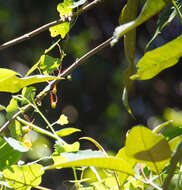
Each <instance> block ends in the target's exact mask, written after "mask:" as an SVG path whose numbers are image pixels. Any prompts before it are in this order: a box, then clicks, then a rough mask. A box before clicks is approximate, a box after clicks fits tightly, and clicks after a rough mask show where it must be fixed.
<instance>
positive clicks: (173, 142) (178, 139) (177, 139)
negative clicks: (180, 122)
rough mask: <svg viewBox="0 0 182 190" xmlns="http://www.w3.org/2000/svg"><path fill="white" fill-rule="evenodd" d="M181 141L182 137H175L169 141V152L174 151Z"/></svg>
mask: <svg viewBox="0 0 182 190" xmlns="http://www.w3.org/2000/svg"><path fill="white" fill-rule="evenodd" d="M181 140H182V136H181V135H180V136H177V137H175V138H172V139H171V140H170V141H169V146H170V149H171V151H172V152H173V151H175V150H176V149H177V147H178V145H179V143H180V142H181Z"/></svg>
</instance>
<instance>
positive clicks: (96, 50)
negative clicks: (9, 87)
mask: <svg viewBox="0 0 182 190" xmlns="http://www.w3.org/2000/svg"><path fill="white" fill-rule="evenodd" d="M111 41H112V37H111V38H109V39H108V40H106V41H105V42H103V43H102V44H100V45H98V46H97V47H95V48H94V49H92V50H90V51H89V52H87V53H86V54H85V55H83V56H82V57H81V58H79V59H77V60H76V61H75V62H74V63H73V64H72V65H70V66H69V67H68V68H67V69H66V70H64V71H63V72H62V73H61V74H60V75H59V77H66V76H67V75H69V74H70V73H71V72H72V71H73V70H74V69H76V68H77V67H78V66H80V65H81V64H82V63H83V62H84V61H85V60H86V59H88V58H89V57H91V56H92V55H94V54H96V53H98V52H99V51H101V50H102V49H104V48H105V47H107V46H109V45H110V42H111ZM59 81H60V80H57V79H56V80H53V81H51V82H50V83H49V84H48V85H47V86H46V87H45V88H44V89H43V90H42V91H41V92H40V93H39V94H38V95H37V97H36V100H35V101H36V102H40V101H41V100H42V99H43V98H44V97H45V96H46V95H47V93H48V92H49V91H50V90H51V89H52V88H53V86H54V84H57V83H58V82H59ZM31 107H32V106H31V105H27V106H26V107H25V108H24V109H23V111H22V110H20V111H19V112H17V113H16V114H15V115H13V117H12V118H11V119H10V120H8V121H7V122H6V123H5V124H4V125H3V126H2V127H1V128H0V133H2V132H3V131H4V130H5V129H6V128H8V126H9V125H10V124H11V123H12V122H13V121H14V120H15V119H16V118H17V117H18V116H20V115H21V114H22V113H23V112H26V111H28V110H29V109H30V108H31Z"/></svg>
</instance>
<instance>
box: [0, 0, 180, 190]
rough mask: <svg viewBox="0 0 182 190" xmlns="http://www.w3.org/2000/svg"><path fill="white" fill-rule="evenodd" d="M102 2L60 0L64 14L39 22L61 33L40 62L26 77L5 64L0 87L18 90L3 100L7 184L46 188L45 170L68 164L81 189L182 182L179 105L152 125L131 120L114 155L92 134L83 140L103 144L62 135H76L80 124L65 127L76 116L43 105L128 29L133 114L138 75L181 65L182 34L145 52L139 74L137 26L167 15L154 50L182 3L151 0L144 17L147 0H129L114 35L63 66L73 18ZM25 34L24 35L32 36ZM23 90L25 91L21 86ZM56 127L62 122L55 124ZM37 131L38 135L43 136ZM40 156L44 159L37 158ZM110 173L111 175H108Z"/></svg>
mask: <svg viewBox="0 0 182 190" xmlns="http://www.w3.org/2000/svg"><path fill="white" fill-rule="evenodd" d="M98 2H99V0H95V1H93V2H91V3H90V4H86V1H85V0H80V1H73V0H64V2H62V3H59V4H58V5H57V10H58V12H59V16H60V19H59V20H58V21H56V22H53V23H50V24H48V25H46V26H44V27H43V29H42V28H40V31H43V30H45V28H46V27H47V28H46V29H49V30H50V36H51V37H58V38H59V39H58V40H57V41H56V42H55V43H54V44H53V45H51V46H50V47H49V48H48V49H46V50H45V51H44V54H43V55H41V56H40V59H39V61H38V62H37V63H35V64H34V65H33V67H32V68H31V69H29V71H28V72H27V74H26V75H25V76H24V77H22V76H21V75H20V74H19V73H17V72H15V71H13V70H9V69H5V68H0V91H1V92H3V93H5V92H9V93H11V94H12V99H11V100H10V102H9V105H8V106H4V105H0V110H3V111H4V112H5V113H6V118H7V123H5V124H4V125H3V126H2V128H1V129H0V132H1V135H0V171H1V183H0V186H1V189H9V188H13V189H22V190H28V189H31V188H36V189H46V188H44V187H42V186H40V184H41V180H42V175H43V174H44V173H45V172H46V171H47V170H50V169H57V170H58V169H59V170H61V169H62V168H68V167H70V168H72V169H73V172H74V178H75V179H74V181H71V182H73V183H74V186H75V188H76V189H79V190H81V189H89V190H92V189H93V190H95V189H103V190H107V189H114V190H121V189H124V190H128V189H129V190H132V189H138V190H140V189H141V190H142V189H148V188H150V189H158V190H162V189H164V190H167V189H171V188H172V185H171V184H172V182H173V183H174V184H175V189H181V188H182V185H181V183H180V180H181V179H180V177H181V156H182V147H181V134H182V132H181V130H178V131H175V130H174V129H175V127H174V126H173V125H174V124H175V125H176V126H177V127H179V128H181V126H182V125H181V124H182V122H181V119H180V117H181V113H180V111H175V110H172V109H170V108H168V109H167V110H166V111H165V114H164V117H166V120H168V121H166V122H164V123H162V124H160V125H157V126H155V127H154V128H153V130H151V129H149V128H148V127H146V126H143V125H139V126H134V127H132V128H131V130H130V131H129V132H128V133H127V135H126V140H125V145H124V146H123V147H121V148H120V149H119V150H118V152H117V154H115V155H112V156H110V155H108V154H107V152H106V151H105V150H104V148H103V147H102V146H101V145H100V144H99V143H98V142H97V141H96V140H94V139H92V138H91V137H82V138H80V139H79V140H88V141H90V142H92V143H93V144H94V145H95V146H96V147H97V148H98V150H90V149H86V150H81V149H80V142H78V141H76V142H74V143H72V144H69V143H67V142H66V141H65V140H63V137H65V136H68V138H69V135H71V134H73V133H76V132H80V131H81V130H80V129H77V128H74V127H65V125H68V124H70V121H69V118H68V117H67V116H66V115H65V114H63V113H62V114H61V115H60V117H59V118H58V119H57V120H56V121H55V122H50V121H48V119H47V117H46V116H45V115H44V114H43V111H41V101H42V100H43V98H44V97H45V96H47V95H49V96H50V103H51V107H52V108H55V107H56V104H57V101H58V96H57V89H56V85H57V83H58V82H59V81H60V80H61V79H64V80H70V79H71V76H70V75H69V74H71V72H72V71H73V70H74V69H76V68H77V67H78V66H79V65H80V64H81V63H82V62H83V61H84V60H86V59H87V58H88V57H90V56H92V55H94V54H95V53H97V52H98V51H99V50H101V49H102V48H104V47H106V46H108V45H111V46H114V45H115V44H116V43H117V42H119V39H120V38H121V37H123V36H124V48H125V55H126V59H127V61H128V67H127V69H126V70H125V71H124V74H123V79H124V90H123V96H122V97H123V98H122V100H123V103H124V105H125V107H126V108H127V110H128V112H129V113H130V114H131V115H132V116H133V117H134V114H133V113H132V110H131V108H130V106H129V102H128V93H130V90H131V88H132V86H133V81H132V80H136V79H137V80H147V79H151V78H153V77H154V76H156V75H157V74H158V73H160V72H161V71H163V70H164V69H166V68H169V67H171V66H173V65H175V64H177V62H178V61H179V59H180V57H181V56H182V49H181V42H182V36H181V35H180V36H179V37H177V38H176V39H174V40H171V41H170V42H168V43H166V44H165V45H163V46H161V47H158V48H156V49H154V50H151V51H148V52H146V53H145V54H144V56H143V57H142V58H141V59H140V60H139V61H138V63H137V65H136V69H137V71H136V73H135V64H134V60H135V50H136V28H137V27H138V26H139V25H141V24H142V23H144V22H146V21H148V20H149V19H150V18H151V17H152V16H154V15H156V14H160V16H159V20H158V24H157V29H156V32H155V34H154V36H153V38H152V39H151V41H150V42H149V43H148V44H147V46H146V49H147V48H148V46H149V45H150V44H151V43H152V41H153V40H154V38H156V37H157V35H158V34H159V32H161V31H162V29H163V28H164V27H166V26H167V24H168V23H169V22H170V21H171V20H172V19H174V18H175V17H176V16H179V18H180V19H181V18H182V17H181V12H180V7H181V2H180V1H174V0H172V1H168V0H146V1H144V5H143V8H142V9H141V12H140V13H139V16H137V13H138V8H139V5H140V3H141V2H143V1H139V0H128V1H127V4H126V5H125V6H124V8H123V10H122V11H121V14H120V17H119V26H117V27H116V28H115V30H114V32H113V36H112V37H111V38H110V39H108V40H106V42H104V43H102V44H100V45H99V46H97V47H96V48H95V49H93V50H91V51H89V52H88V53H87V54H85V55H83V56H82V57H81V58H80V59H77V60H76V61H75V62H74V63H73V64H72V65H71V66H70V67H68V68H67V69H66V70H62V62H63V58H64V57H65V56H66V54H65V53H64V51H63V50H62V47H61V45H60V41H61V39H62V40H64V39H65V38H67V36H68V32H69V31H70V28H71V27H70V26H71V25H72V24H73V22H72V19H73V17H78V16H79V15H80V14H81V13H82V12H84V11H85V10H87V9H88V8H91V7H92V6H93V5H94V4H96V3H98ZM103 3H104V2H103ZM80 6H81V7H80ZM171 9H172V10H171ZM181 22H182V20H181ZM36 32H37V31H34V33H33V34H34V35H35V34H36ZM22 38H23V39H25V38H26V35H25V37H22ZM22 38H20V41H21V40H22ZM15 41H16V43H19V42H20V41H19V39H17V40H15ZM11 45H14V41H13V42H10V46H11ZM4 46H5V45H4ZM4 46H3V45H2V46H0V48H1V47H2V49H3V48H4ZM56 48H58V51H59V58H54V57H52V56H50V55H48V53H50V52H51V51H53V50H55V49H56ZM34 72H38V74H36V75H34V74H33V73H34ZM131 79H132V80H131ZM42 82H44V83H45V82H47V86H45V88H44V89H43V90H42V91H40V92H39V94H37V95H36V88H35V87H34V86H32V85H36V84H37V83H42ZM20 90H22V91H21V92H20ZM15 93H16V94H15ZM116 109H117V108H116ZM32 110H33V111H32ZM32 113H33V114H37V115H39V117H40V120H41V122H39V125H37V124H35V123H34V122H35V121H34V119H32ZM176 118H177V119H176ZM172 120H174V122H173V121H172ZM57 126H59V127H61V129H59V130H56V128H57ZM169 129H172V130H171V131H170V130H169ZM32 134H33V135H32ZM36 135H39V137H37V138H36ZM41 135H45V136H48V137H50V138H53V140H54V150H53V152H52V153H51V152H50V151H49V147H44V142H45V139H44V137H43V136H41ZM33 138H34V140H33ZM111 138H113V137H111ZM38 139H39V140H40V139H42V143H40V148H39V149H38V151H37V152H38V153H39V154H40V158H39V159H37V158H34V161H33V162H32V163H24V162H23V161H22V160H21V157H22V156H24V155H25V154H28V153H30V152H31V151H34V149H36V146H35V144H36V141H38ZM46 148H47V149H46ZM45 150H46V151H47V153H45V154H44V152H43V154H41V151H45ZM31 153H32V152H31ZM32 155H33V153H32ZM35 157H36V156H35ZM42 160H46V161H47V162H45V163H43V164H42V162H40V161H42ZM48 161H50V162H48ZM39 162H40V164H38V163H39ZM51 162H52V164H51ZM88 169H90V170H91V172H93V173H94V175H95V177H96V181H94V182H93V181H92V182H90V181H89V180H90V179H89V177H90V176H91V175H88V176H87V175H86V170H88ZM103 173H104V175H102V174H103ZM101 175H102V177H101ZM173 176H174V177H176V178H177V182H176V181H174V180H173V179H172V177H173ZM172 180H173V181H172ZM171 181H172V182H171Z"/></svg>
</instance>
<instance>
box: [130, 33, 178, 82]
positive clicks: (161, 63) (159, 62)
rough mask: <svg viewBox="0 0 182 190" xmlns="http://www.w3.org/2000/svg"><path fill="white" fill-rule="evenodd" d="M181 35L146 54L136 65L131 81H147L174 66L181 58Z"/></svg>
mask: <svg viewBox="0 0 182 190" xmlns="http://www.w3.org/2000/svg"><path fill="white" fill-rule="evenodd" d="M181 44H182V35H180V36H179V37H178V38H176V39H174V40H172V41H170V42H169V43H167V44H165V45H163V46H161V47H159V48H156V49H154V50H152V51H149V52H147V53H146V54H145V55H144V56H143V57H142V58H141V59H140V60H139V62H138V64H137V68H138V70H137V73H136V74H135V75H133V76H132V77H131V79H137V80H147V79H151V78H153V77H154V76H156V75H157V74H158V73H160V72H161V71H163V70H164V69H166V68H168V67H172V66H173V65H175V64H176V63H177V62H178V60H179V58H180V57H181V56H182V46H181Z"/></svg>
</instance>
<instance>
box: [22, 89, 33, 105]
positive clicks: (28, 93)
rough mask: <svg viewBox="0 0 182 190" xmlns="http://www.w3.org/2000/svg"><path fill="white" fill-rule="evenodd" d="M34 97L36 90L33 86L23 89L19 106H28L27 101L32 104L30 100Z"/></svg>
mask: <svg viewBox="0 0 182 190" xmlns="http://www.w3.org/2000/svg"><path fill="white" fill-rule="evenodd" d="M35 95H36V88H35V87H33V86H30V87H25V88H23V90H22V97H23V100H22V101H21V104H22V105H24V104H28V102H27V100H29V101H30V102H32V100H33V99H34V98H35Z"/></svg>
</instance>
